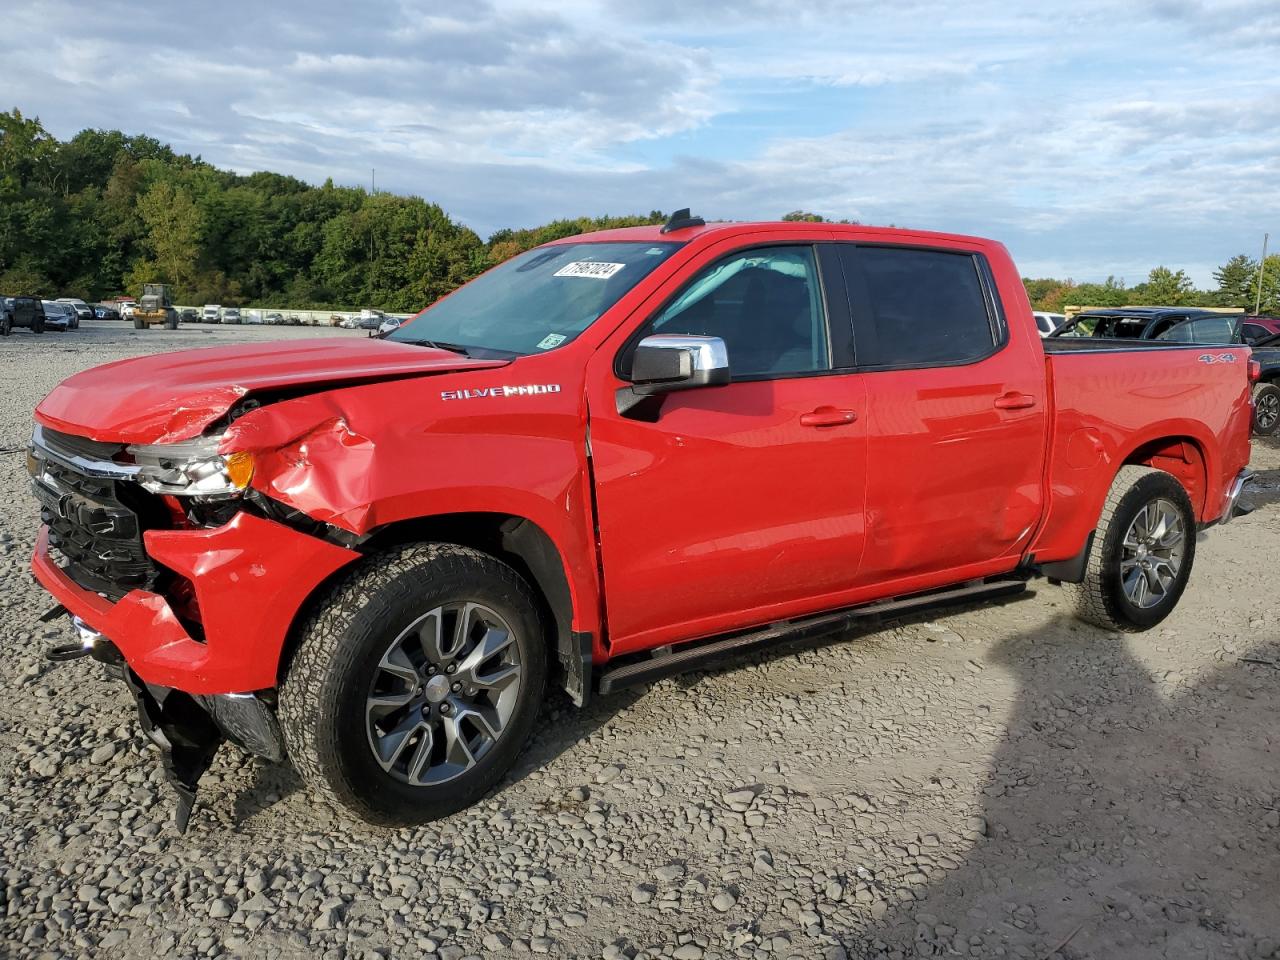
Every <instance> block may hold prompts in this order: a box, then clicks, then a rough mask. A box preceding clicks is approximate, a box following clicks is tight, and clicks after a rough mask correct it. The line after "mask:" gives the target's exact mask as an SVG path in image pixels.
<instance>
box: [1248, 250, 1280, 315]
mask: <svg viewBox="0 0 1280 960" xmlns="http://www.w3.org/2000/svg"><path fill="white" fill-rule="evenodd" d="M1255 303H1257V304H1258V309H1259V310H1260V311H1261V312H1262V313H1265V314H1272V315H1276V316H1280V253H1273V254H1271V256H1269V257H1267V261H1266V265H1265V266H1264V267H1263V269H1262V297H1261V302H1260V303H1259V299H1258V273H1257V271H1254V274H1253V279H1252V280H1251V281H1250V283H1249V299H1248V303H1247V304H1242V306H1244V307H1245V308H1246V309H1247V310H1249V311H1250V312H1252V311H1253V307H1254V304H1255Z"/></svg>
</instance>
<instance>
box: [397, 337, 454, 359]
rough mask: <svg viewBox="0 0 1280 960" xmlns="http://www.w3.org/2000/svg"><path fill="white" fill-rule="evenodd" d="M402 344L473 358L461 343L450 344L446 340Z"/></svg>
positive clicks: (409, 341) (407, 341)
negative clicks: (431, 348)
mask: <svg viewBox="0 0 1280 960" xmlns="http://www.w3.org/2000/svg"><path fill="white" fill-rule="evenodd" d="M400 342H401V343H415V344H417V345H418V346H420V347H435V348H436V349H437V350H448V351H449V352H450V353H460V354H462V355H463V356H464V357H469V356H471V354H470V353H468V352H467V348H466V347H464V346H463V345H462V344H460V343H448V342H446V341H444V340H401V341H400Z"/></svg>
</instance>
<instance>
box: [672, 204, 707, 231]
mask: <svg viewBox="0 0 1280 960" xmlns="http://www.w3.org/2000/svg"><path fill="white" fill-rule="evenodd" d="M706 225H707V221H705V220H703V219H702V218H701V217H693V216H690V215H689V208H688V207H682V208H681V209H679V210H677V211H676V212H675V213H673V214H672V215H671V219H670V220H668V221H667V223H666V225H665V226H664V227H663V228H662V232H663V233H670V232H671V231H672V230H683V229H684V228H685V227H705V226H706Z"/></svg>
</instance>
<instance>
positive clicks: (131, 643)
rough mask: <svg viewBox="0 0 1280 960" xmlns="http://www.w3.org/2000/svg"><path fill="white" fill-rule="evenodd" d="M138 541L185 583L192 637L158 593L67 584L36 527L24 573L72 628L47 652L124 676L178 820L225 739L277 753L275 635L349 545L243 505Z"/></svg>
mask: <svg viewBox="0 0 1280 960" xmlns="http://www.w3.org/2000/svg"><path fill="white" fill-rule="evenodd" d="M144 540H145V544H146V548H147V553H148V555H149V556H150V557H151V558H152V559H154V560H155V561H156V562H157V563H159V564H161V565H163V566H164V567H166V568H168V569H169V570H171V571H173V572H174V573H176V574H178V575H180V576H181V577H183V578H185V579H186V580H187V581H188V582H189V583H190V584H191V587H192V589H193V590H194V593H195V599H196V601H197V605H198V609H199V612H200V618H201V619H200V624H199V626H200V627H201V628H202V629H201V630H200V631H198V633H197V634H196V635H193V632H192V630H189V629H188V627H187V626H186V625H185V624H184V621H183V620H182V619H180V618H179V616H178V614H177V612H176V611H175V609H174V607H173V606H171V605H170V602H169V600H168V598H166V597H165V596H164V595H162V594H160V593H155V592H151V591H147V590H132V591H130V592H129V593H127V594H125V595H124V596H123V597H122V598H121V599H120V600H118V601H116V602H112V601H111V600H109V599H108V598H106V597H104V596H102V595H101V594H98V593H95V592H93V591H91V590H89V589H86V588H85V587H82V586H81V585H80V584H78V583H76V582H75V580H73V579H72V577H71V575H70V574H69V573H68V572H67V571H66V570H64V569H63V568H62V567H61V566H59V565H58V563H57V562H56V561H55V558H54V556H53V555H52V554H51V553H50V549H49V542H48V531H47V529H44V528H42V529H41V531H40V534H39V536H38V537H37V541H36V549H35V554H34V556H33V558H32V572H33V573H34V574H35V577H36V579H37V580H38V581H39V582H40V583H41V585H43V586H44V588H45V589H46V590H48V591H49V593H50V594H52V595H53V597H54V599H55V600H57V601H58V603H59V607H58V608H55V611H52V613H54V614H57V613H61V612H62V611H64V610H65V612H67V613H68V614H70V616H71V618H72V624H73V626H74V628H75V630H76V634H77V637H76V640H75V642H73V643H68V644H63V645H59V646H56V647H53V648H51V649H50V650H49V651H47V655H48V656H49V657H50V659H54V660H70V659H78V658H80V657H83V656H92V657H93V658H94V659H95V660H98V661H100V662H102V663H103V664H105V665H106V667H107V668H108V671H109V672H111V673H113V674H115V675H116V676H118V677H120V678H121V679H122V680H124V682H125V683H126V684H127V685H128V687H129V689H130V691H131V692H132V693H133V696H134V698H135V700H136V701H137V705H138V712H139V715H140V718H141V722H142V726H143V729H144V730H145V731H146V733H147V735H148V737H150V739H151V740H152V741H153V742H154V743H155V744H156V745H157V746H158V747H159V748H160V749H161V752H162V756H163V758H164V763H165V770H166V773H167V774H168V776H169V779H170V780H171V782H172V783H173V785H174V787H175V789H176V790H177V792H178V795H179V806H178V818H177V819H178V825H179V827H180V829H185V827H186V821H187V819H188V817H189V816H190V812H191V805H192V803H193V801H194V797H195V786H196V782H197V781H198V780H199V778H200V777H201V776H202V775H203V774H204V772H205V770H207V769H208V766H209V764H210V763H211V762H212V760H213V757H214V755H215V754H216V752H217V750H218V747H219V746H220V745H221V744H222V742H223V741H224V740H231V741H233V742H235V743H237V744H239V745H240V746H242V747H244V748H245V749H246V750H249V751H251V752H253V753H255V754H258V755H260V756H263V757H265V758H267V759H269V760H277V761H278V760H281V759H283V757H284V748H283V742H282V740H281V737H280V729H279V724H278V723H277V721H276V718H275V711H274V703H273V699H272V698H273V696H274V688H275V686H276V682H277V677H278V674H279V667H280V658H281V655H282V652H283V649H284V644H285V640H286V638H287V637H288V634H289V631H290V630H291V629H292V626H293V622H294V620H295V618H296V617H297V615H298V612H299V610H300V609H301V608H302V606H303V604H304V603H305V602H306V599H307V598H308V597H309V596H310V595H311V593H312V592H313V591H314V590H315V588H316V587H317V586H318V585H319V584H320V583H322V582H323V581H324V580H325V579H326V578H327V577H329V576H330V575H331V574H332V573H334V572H335V571H337V570H339V569H341V568H342V567H343V566H345V565H346V564H348V563H350V562H351V561H353V560H355V559H356V558H358V557H359V556H360V554H358V553H356V552H354V551H351V550H347V549H345V548H343V547H339V546H336V545H335V544H332V543H329V542H328V541H325V540H321V539H318V538H316V537H312V536H308V535H307V534H304V533H301V532H299V531H297V530H293V529H292V528H290V527H286V526H284V525H282V524H279V523H275V522H273V521H270V520H266V519H263V518H261V517H258V516H255V515H253V514H250V513H247V512H242V513H239V514H237V515H236V516H235V517H234V518H233V519H232V520H231V521H229V522H228V523H226V524H224V525H223V526H221V527H218V528H215V529H195V530H163V531H162V530H152V531H147V532H146V533H145V534H144Z"/></svg>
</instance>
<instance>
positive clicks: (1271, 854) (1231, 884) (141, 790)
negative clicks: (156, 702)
mask: <svg viewBox="0 0 1280 960" xmlns="http://www.w3.org/2000/svg"><path fill="white" fill-rule="evenodd" d="M317 333H318V331H314V330H290V329H283V330H281V329H253V328H239V329H213V330H209V329H206V328H189V329H183V330H179V331H176V332H163V331H158V330H155V331H145V332H137V333H135V332H134V331H133V330H132V329H131V328H125V327H123V326H120V325H107V324H94V325H89V326H86V328H84V329H82V330H80V331H76V332H72V333H68V334H46V335H45V336H43V337H40V338H37V337H34V336H32V335H30V334H28V333H26V332H25V331H20V332H17V333H15V335H14V336H13V337H11V338H9V339H8V340H3V341H0V386H2V391H3V392H2V394H0V395H2V396H3V397H4V398H5V401H6V402H5V403H4V404H3V405H0V482H3V484H4V486H5V488H6V489H8V490H11V491H13V493H12V495H11V496H10V497H7V498H5V500H4V501H3V502H2V503H0V571H2V573H3V583H4V588H3V590H2V591H0V684H2V685H3V689H4V690H6V691H9V693H8V695H7V696H5V697H3V698H2V699H0V757H3V763H0V795H2V796H3V798H4V802H3V803H2V804H0V873H3V877H4V886H3V888H2V889H3V891H4V892H3V898H4V899H3V901H0V915H3V919H0V955H2V956H6V957H9V956H12V957H37V956H49V957H56V956H64V957H82V956H97V957H125V956H128V957H152V956H165V957H174V958H194V957H200V956H204V957H216V956H241V955H246V954H250V953H252V955H253V956H254V957H255V958H259V960H273V958H277V957H308V958H310V957H324V958H330V957H334V958H337V957H357V958H363V957H396V958H403V957H427V956H439V957H442V958H449V960H458V958H461V957H465V956H513V955H525V954H529V953H535V954H548V955H552V956H565V957H604V958H615V957H624V956H626V957H646V958H648V957H675V958H681V960H686V958H699V957H707V958H710V957H731V956H732V957H778V958H785V957H802V958H810V957H829V958H831V957H844V956H849V957H858V958H862V957H907V956H971V957H1002V956H1011V957H1028V958H1037V960H1039V958H1049V957H1060V958H1085V957H1091V958H1115V957H1123V958H1132V960H1142V958H1156V957H1169V958H1179V960H1181V958H1196V957H1232V958H1263V957H1280V949H1278V947H1280V756H1278V755H1277V748H1278V747H1280V739H1278V737H1280V734H1278V733H1277V725H1276V723H1275V717H1276V707H1277V703H1278V702H1280V701H1278V698H1277V694H1276V683H1277V680H1280V620H1278V619H1277V617H1278V614H1277V611H1276V609H1275V607H1274V605H1273V603H1272V585H1273V584H1274V582H1275V581H1274V574H1273V573H1272V571H1273V569H1274V568H1273V567H1272V564H1273V563H1275V562H1276V561H1277V560H1278V559H1280V547H1277V543H1276V534H1277V532H1278V530H1280V507H1278V506H1277V504H1278V503H1280V446H1277V445H1272V444H1261V443H1259V444H1256V445H1255V451H1254V467H1255V469H1257V470H1258V471H1259V473H1260V475H1261V480H1262V482H1261V484H1260V485H1259V487H1258V488H1257V489H1256V490H1255V493H1254V494H1253V497H1252V499H1253V501H1254V502H1255V503H1257V504H1258V505H1259V507H1260V509H1258V510H1257V511H1256V512H1255V513H1254V514H1252V515H1251V516H1249V517H1247V518H1245V519H1243V520H1240V521H1237V522H1236V523H1234V524H1232V525H1231V526H1229V527H1226V528H1223V529H1219V530H1214V531H1212V532H1211V533H1210V534H1209V535H1208V536H1207V537H1205V538H1203V540H1202V543H1201V544H1200V552H1199V553H1198V555H1197V563H1196V570H1195V574H1194V576H1193V578H1192V583H1191V586H1190V588H1189V589H1188V591H1187V593H1186V595H1185V597H1184V598H1183V601H1182V604H1181V606H1180V607H1179V609H1178V610H1177V612H1176V613H1175V614H1174V615H1173V616H1172V617H1171V618H1170V619H1169V620H1167V621H1166V622H1165V623H1164V624H1163V625H1162V626H1161V627H1160V628H1158V629H1156V630H1154V631H1152V632H1150V633H1147V634H1143V635H1139V636H1125V637H1121V636H1117V635H1109V634H1107V633H1104V632H1102V631H1098V630H1095V629H1093V628H1090V627H1085V626H1082V625H1079V624H1076V623H1075V622H1073V621H1072V620H1071V619H1069V618H1068V617H1067V616H1066V614H1065V612H1064V607H1063V604H1062V599H1061V597H1060V595H1059V593H1058V591H1057V590H1056V589H1055V588H1052V587H1048V586H1043V585H1042V586H1039V587H1038V588H1037V589H1036V590H1035V592H1034V593H1033V594H1030V595H1028V597H1027V599H1023V600H1019V601H1017V602H1012V603H1008V604H1006V605H1004V606H999V607H985V608H981V609H970V610H966V611H962V612H958V613H955V614H953V615H948V616H945V617H939V618H937V620H936V622H927V621H924V620H918V621H914V622H910V623H903V624H898V625H893V626H890V627H888V628H885V629H881V630H878V631H875V632H866V633H859V634H851V635H846V636H843V637H841V638H839V640H838V641H837V642H832V643H829V644H826V645H823V646H818V647H810V648H802V649H799V650H796V649H791V650H789V651H780V652H778V653H777V654H775V655H774V656H773V657H771V658H765V657H757V658H748V659H741V660H738V661H735V662H732V663H730V664H728V665H726V666H724V667H723V668H721V669H719V670H716V671H714V672H709V673H700V674H694V675H689V676H685V677H681V678H677V679H674V680H667V681H664V682H661V683H658V684H655V685H653V686H652V687H649V688H647V689H643V690H640V691H633V692H630V693H628V694H620V695H617V696H614V697H610V698H607V699H604V700H600V701H598V702H597V703H596V704H595V705H593V706H592V707H591V708H589V709H588V710H586V711H585V712H582V713H579V712H575V711H574V710H573V709H572V708H571V707H569V706H567V704H566V703H564V702H562V701H559V700H558V701H556V702H554V703H553V704H551V705H550V706H549V707H548V709H547V710H546V711H545V712H544V714H543V717H542V720H541V722H540V723H539V726H538V728H537V731H536V734H535V737H534V740H533V743H532V745H531V747H530V749H529V750H528V752H527V753H526V755H525V757H524V760H523V761H522V763H521V764H520V766H519V768H518V769H517V770H516V771H515V772H514V773H513V775H512V776H511V777H509V778H508V780H507V781H506V782H505V783H504V784H503V785H502V787H501V788H500V790H499V791H498V792H497V793H496V794H494V795H492V796H490V797H489V798H488V799H486V800H485V801H483V802H482V803H480V804H479V805H478V806H476V807H475V808H473V809H471V810H469V811H467V812H465V813H462V814H459V815H458V816H455V817H453V818H452V819H450V820H448V821H446V822H442V823H438V824H434V825H431V826H428V827H423V828H419V829H412V830H400V831H382V830H377V829H373V828H370V827H367V826H364V825H363V824H360V823H355V822H351V821H350V820H348V819H346V818H345V817H344V816H343V815H342V814H341V813H337V812H332V811H329V810H327V809H325V808H323V807H322V806H320V805H318V804H316V803H314V802H313V801H312V800H311V799H310V798H309V797H308V795H307V794H306V792H305V791H304V790H303V789H302V788H301V786H300V784H299V782H298V780H297V778H296V777H295V776H294V775H293V774H292V773H291V772H290V771H288V770H286V769H280V768H272V767H270V766H269V765H266V764H264V763H261V762H259V761H257V760H255V759H253V758H250V757H248V756H245V755H242V754H240V753H239V752H238V751H236V750H235V749H233V748H224V749H223V751H222V752H221V754H220V755H219V758H218V760H217V762H216V763H215V765H214V768H213V770H212V771H211V772H210V774H209V775H208V776H207V777H206V778H205V780H204V781H203V783H202V786H201V796H200V802H199V805H198V806H197V809H196V813H195V815H194V817H193V820H192V829H191V831H190V833H188V834H187V835H186V836H185V837H178V836H176V835H175V834H174V833H173V830H172V828H171V827H170V825H169V824H170V818H171V815H172V806H173V801H172V798H171V795H170V793H169V791H168V789H167V787H166V785H165V783H164V781H163V779H162V776H161V773H160V768H159V764H158V762H157V759H156V755H155V754H154V753H153V752H152V750H151V749H149V748H148V747H147V746H146V745H145V743H144V740H143V739H142V737H141V736H140V734H139V733H138V731H137V729H136V727H135V721H134V715H133V707H132V705H131V701H130V699H129V696H128V694H127V692H126V691H125V690H124V689H123V687H122V686H121V685H120V684H119V683H116V682H109V681H108V680H106V679H104V678H103V677H102V676H101V675H100V672H99V670H98V669H97V668H96V667H95V666H94V665H92V664H91V663H90V662H88V661H79V662H76V663H73V664H69V665H61V666H54V665H51V664H48V663H46V662H45V661H44V660H43V658H42V656H41V651H42V650H43V648H44V647H45V646H47V645H49V644H51V643H53V642H55V641H60V640H66V639H68V638H69V634H70V629H69V627H67V626H65V625H61V624H53V625H47V626H46V625H41V624H39V623H38V622H37V621H36V617H37V615H38V614H39V613H41V612H42V611H43V610H45V609H46V608H47V606H48V601H47V600H46V599H45V597H44V595H43V593H42V592H41V591H40V590H39V589H37V588H36V587H35V586H34V584H33V582H32V581H31V579H30V577H29V576H28V574H27V562H28V557H29V554H30V551H31V548H32V542H33V536H34V533H35V521H34V517H35V515H36V510H35V507H34V503H33V501H32V500H31V499H30V498H29V497H28V496H27V495H26V493H25V490H26V477H25V473H24V456H23V447H24V444H25V443H26V440H27V438H28V436H29V432H30V419H29V418H30V410H31V408H32V407H33V406H34V404H35V403H36V402H37V401H38V400H39V399H40V397H42V396H43V395H44V394H45V393H46V392H47V391H48V390H49V389H51V388H52V387H53V386H54V384H55V383H56V382H57V381H58V380H60V379H62V378H63V377H65V376H67V375H68V374H70V373H72V372H74V371H76V370H80V369H82V368H84V367H88V366H90V365H93V364H96V363H99V362H103V361H106V360H113V359H117V358H120V357H126V356H133V355H137V354H141V353H146V352H150V351H155V350H164V349H171V348H178V347H186V346H191V345H197V344H204V343H209V342H214V341H217V342H226V341H231V340H247V339H260V338H263V337H279V338H295V337H307V336H315V335H316V334H317ZM351 335H353V336H355V335H358V334H351Z"/></svg>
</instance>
